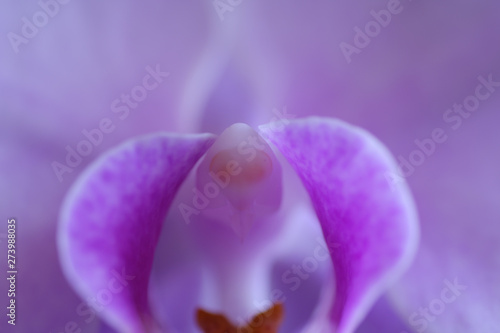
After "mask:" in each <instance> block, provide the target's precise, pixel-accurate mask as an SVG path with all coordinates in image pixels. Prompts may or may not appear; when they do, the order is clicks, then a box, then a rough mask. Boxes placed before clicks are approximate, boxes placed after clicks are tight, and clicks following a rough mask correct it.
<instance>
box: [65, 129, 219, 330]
mask: <svg viewBox="0 0 500 333" xmlns="http://www.w3.org/2000/svg"><path fill="white" fill-rule="evenodd" d="M212 142H213V138H212V136H211V135H207V134H205V135H171V134H163V133H162V134H154V135H151V136H147V137H143V138H139V139H135V140H132V141H129V142H127V143H125V144H123V145H121V146H120V147H118V148H116V149H114V150H112V151H110V152H109V153H107V154H106V155H104V156H103V157H101V158H100V159H98V160H97V162H95V163H94V165H93V166H91V167H90V168H89V169H88V170H87V171H86V172H85V173H84V174H83V175H82V176H81V177H80V179H79V180H78V181H77V182H76V183H75V185H74V186H73V188H72V189H71V191H70V193H69V194H68V197H67V198H66V202H65V204H64V206H63V210H62V213H61V220H60V227H59V234H58V240H59V252H60V256H61V261H62V265H63V269H64V271H65V273H66V275H67V277H68V279H69V281H71V283H72V284H73V286H74V287H75V289H76V290H77V291H78V292H79V294H80V296H82V298H84V299H85V300H87V301H88V303H89V304H90V305H91V306H92V307H93V308H94V309H95V311H96V312H97V313H98V314H99V315H100V317H101V318H103V319H105V320H106V321H107V322H108V324H110V325H111V326H112V327H114V328H115V329H116V330H118V331H119V332H137V333H139V332H155V331H156V329H157V328H156V324H155V320H154V319H153V318H152V316H151V313H150V310H149V305H148V297H147V295H148V281H149V275H150V271H151V266H152V262H153V255H154V250H155V248H156V244H157V241H158V237H159V234H160V230H161V227H162V223H163V220H164V218H165V215H166V213H167V211H168V209H169V206H170V204H171V201H172V200H173V198H174V196H175V194H176V192H177V189H178V188H179V186H180V185H181V183H182V182H183V181H184V179H185V177H186V176H187V174H188V173H189V171H190V170H191V169H192V167H193V166H194V165H195V163H196V162H197V161H198V159H199V158H200V157H201V155H202V154H203V153H204V152H205V151H206V149H207V148H208V147H209V145H210V144H211V143H212ZM78 311H79V314H80V315H82V316H84V317H85V319H87V318H88V320H90V318H91V317H92V315H91V314H89V313H93V312H92V310H90V308H89V307H88V306H86V305H85V306H82V307H81V308H79V309H77V312H78ZM94 314H95V313H94Z"/></svg>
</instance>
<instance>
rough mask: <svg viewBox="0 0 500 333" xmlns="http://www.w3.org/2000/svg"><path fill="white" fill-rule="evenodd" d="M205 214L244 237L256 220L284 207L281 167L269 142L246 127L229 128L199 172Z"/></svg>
mask: <svg viewBox="0 0 500 333" xmlns="http://www.w3.org/2000/svg"><path fill="white" fill-rule="evenodd" d="M196 186H197V190H198V192H197V193H201V194H203V195H204V197H205V198H207V200H206V201H208V202H207V203H206V204H205V209H204V210H203V214H204V215H205V216H206V217H208V218H209V219H212V220H216V221H218V222H221V223H223V224H226V225H228V226H229V227H230V228H232V229H233V230H234V232H236V234H237V235H238V236H239V237H240V238H243V237H244V236H245V235H246V233H247V232H248V231H249V229H250V227H251V226H252V224H253V223H254V221H256V220H260V219H262V218H263V217H265V216H266V215H268V214H271V213H274V212H275V211H277V210H278V208H279V207H280V205H281V165H280V163H279V161H278V160H277V159H276V156H275V155H274V152H273V150H272V149H271V147H270V146H269V145H268V144H267V143H266V141H265V140H264V139H263V138H262V137H261V136H260V135H259V134H258V133H257V132H255V131H254V130H253V129H252V128H251V127H250V126H248V125H245V124H234V125H232V126H230V127H228V128H227V129H226V130H225V131H224V132H222V134H221V135H220V136H219V137H218V138H217V140H216V141H215V143H214V144H213V145H212V147H210V149H209V150H208V151H207V153H206V155H205V157H204V158H203V160H202V161H201V163H200V165H199V166H198V169H197V172H196Z"/></svg>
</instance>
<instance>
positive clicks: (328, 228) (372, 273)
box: [262, 118, 418, 333]
mask: <svg viewBox="0 0 500 333" xmlns="http://www.w3.org/2000/svg"><path fill="white" fill-rule="evenodd" d="M281 129H282V130H280V129H278V128H277V127H276V126H274V127H273V124H269V125H265V126H263V127H262V131H263V135H264V137H267V138H268V139H269V140H270V141H271V142H273V143H274V144H275V145H276V147H277V148H278V150H279V151H281V153H282V154H283V155H284V157H285V158H286V159H287V160H288V161H289V162H290V164H291V165H292V167H293V168H294V169H295V171H296V172H297V173H298V175H299V177H300V178H301V179H302V182H303V184H304V186H305V188H306V190H307V191H308V192H309V194H310V196H311V199H312V202H313V206H314V208H315V210H316V213H317V215H318V218H319V220H320V223H321V226H322V229H323V234H324V237H325V239H326V241H327V244H328V247H329V250H330V252H331V256H332V261H333V265H334V269H335V279H336V288H335V289H336V293H335V298H334V302H333V305H332V307H331V309H330V311H329V317H330V321H331V323H332V325H333V326H335V327H336V330H337V332H338V333H344V332H352V331H353V330H354V329H355V328H356V327H357V326H358V325H359V323H360V322H361V321H362V320H363V317H364V316H365V315H366V313H367V312H368V311H369V309H370V307H371V306H372V305H373V303H374V302H375V301H376V299H377V298H378V297H379V296H380V295H381V293H382V292H383V291H384V290H385V289H386V288H387V287H388V286H389V285H391V284H392V283H393V282H394V281H395V280H396V279H397V278H398V277H399V276H400V275H401V274H402V273H403V271H404V270H405V269H406V268H407V267H408V265H409V264H410V261H411V259H412V258H413V255H414V252H415V250H416V245H417V239H418V229H417V218H416V212H415V208H414V206H413V201H412V199H411V195H410V193H409V192H408V190H407V188H406V186H405V184H404V183H403V182H400V183H398V186H397V187H396V186H394V185H393V184H392V183H390V182H389V181H388V179H387V175H388V174H390V172H395V170H396V164H395V163H394V161H393V159H392V157H391V156H390V155H389V153H388V151H387V150H386V148H385V147H384V146H382V145H381V144H380V143H379V142H378V141H377V140H376V139H375V138H373V137H372V136H371V135H370V134H369V133H367V132H365V131H363V130H361V129H358V128H354V127H352V126H349V125H347V124H345V123H343V122H341V121H338V120H333V119H328V118H308V119H302V120H298V121H292V122H289V123H288V124H287V125H286V126H282V127H281Z"/></svg>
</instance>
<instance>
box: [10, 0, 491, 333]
mask: <svg viewBox="0 0 500 333" xmlns="http://www.w3.org/2000/svg"><path fill="white" fill-rule="evenodd" d="M54 3H55V4H56V5H54ZM391 3H392V4H391ZM48 4H50V5H48ZM47 6H49V7H47ZM50 6H52V7H50ZM388 6H396V4H395V3H394V2H391V1H385V0H384V1H378V0H376V1H367V0H362V1H353V2H348V1H345V0H342V1H326V0H318V1H309V2H306V1H284V0H279V1H278V0H276V1H274V0H273V1H270V0H268V1H262V0H259V1H255V0H254V1H250V0H243V1H241V3H240V4H238V5H235V6H231V8H232V10H230V11H227V12H224V13H222V14H221V13H220V12H218V10H217V9H216V7H215V6H214V3H213V2H212V1H193V0H188V1H121V2H120V1H108V2H106V3H101V2H99V1H86V2H82V1H76V0H73V1H67V3H63V1H60V2H54V1H49V0H45V1H44V0H42V1H41V2H40V3H39V2H37V1H14V0H5V1H3V2H2V4H0V34H1V35H2V36H3V37H2V42H1V43H0V138H1V139H0V158H1V164H0V168H1V169H0V171H1V173H0V175H1V176H0V190H1V201H0V207H1V209H0V211H1V213H2V216H1V219H2V221H3V222H1V223H0V250H1V251H2V253H6V251H7V247H6V245H7V243H6V239H7V238H6V237H3V235H5V234H6V230H7V227H6V221H7V219H8V218H10V217H15V218H16V219H17V224H18V228H17V244H18V251H17V258H18V270H19V275H18V279H17V283H18V285H17V287H18V294H17V301H18V304H19V306H18V309H17V315H18V318H17V320H18V325H16V328H14V329H13V328H12V327H10V326H9V325H7V323H6V320H5V315H2V316H3V319H2V321H1V323H0V327H1V329H0V330H1V331H2V332H57V333H59V332H63V331H64V326H65V324H66V323H67V322H68V321H71V320H76V319H78V315H76V314H75V309H76V308H77V306H78V304H79V303H80V302H81V300H80V299H79V298H78V296H77V295H76V294H75V293H74V292H73V291H72V289H71V287H70V286H69V284H68V283H67V282H66V280H65V278H64V277H63V275H62V272H61V269H60V264H59V261H58V257H57V252H56V244H55V231H56V226H57V219H58V214H59V209H60V205H61V203H62V200H63V198H64V196H65V194H66V192H67V191H68V189H69V188H70V186H71V184H72V183H73V182H74V181H75V179H76V178H77V176H78V175H79V174H80V173H81V172H82V171H83V170H84V169H85V167H86V166H87V165H89V164H90V163H91V162H92V161H94V160H95V159H96V158H97V157H98V156H99V155H100V154H102V153H103V152H104V151H106V150H108V149H109V148H111V147H113V146H116V145H117V144H119V143H121V142H123V141H124V140H125V139H127V138H131V137H134V136H137V135H140V134H146V133H151V132H156V131H173V132H193V133H194V132H206V131H209V132H213V133H216V134H219V133H220V132H221V131H222V130H223V129H224V128H226V127H227V126H229V125H231V124H232V123H235V122H246V123H248V124H250V125H252V126H257V125H260V124H263V123H267V122H269V121H271V120H272V119H273V118H274V117H276V110H281V111H283V110H286V112H287V113H288V114H290V115H293V116H295V117H303V116H309V115H322V116H329V117H335V118H339V119H342V120H345V121H347V122H350V123H352V124H354V125H356V126H360V127H363V128H365V129H367V130H368V131H370V132H371V133H373V134H374V135H375V136H376V137H378V138H379V139H380V140H381V141H382V142H383V143H384V144H385V145H386V146H387V147H388V148H389V149H390V151H391V152H392V153H393V154H394V156H395V157H396V158H397V159H398V160H399V161H403V160H404V161H406V162H404V163H405V164H407V168H408V163H409V164H410V165H411V167H409V168H410V169H407V170H411V171H409V172H408V174H407V175H404V177H403V178H406V180H407V182H408V183H409V185H410V188H411V190H412V192H413V194H414V197H415V200H416V204H417V207H418V211H419V215H420V220H421V228H422V240H421V244H420V249H419V252H418V255H417V257H416V260H415V262H414V264H413V265H412V267H411V269H410V270H409V271H408V272H407V274H405V276H404V277H403V278H402V279H401V281H400V282H399V283H397V284H396V285H395V286H394V287H393V288H392V289H391V290H390V291H389V292H388V293H387V295H385V296H384V297H383V299H382V300H381V301H380V302H379V303H378V304H377V305H376V306H375V307H374V308H373V311H372V312H371V313H370V315H369V316H368V317H367V319H366V321H365V323H364V324H363V325H362V326H361V327H360V328H359V329H358V331H357V332H359V333H365V332H394V333H401V330H403V329H406V330H408V332H410V328H411V325H410V326H409V327H406V328H405V325H404V324H403V323H405V324H406V326H408V324H409V323H408V320H409V317H410V316H411V315H412V313H414V312H415V311H418V309H419V307H425V306H428V305H429V302H431V301H432V300H433V299H435V298H437V297H439V296H440V292H441V290H442V289H443V286H444V284H443V281H444V280H449V281H453V280H455V279H458V281H460V283H462V284H464V285H466V286H467V289H466V291H464V292H463V295H461V296H460V297H459V298H457V301H456V302H454V303H452V304H449V305H447V308H446V309H445V311H444V312H443V313H442V314H440V315H439V316H437V317H436V318H434V319H433V320H430V321H429V325H428V327H427V328H426V331H427V332H485V333H488V332H498V331H500V320H499V319H498V318H500V285H499V283H498V281H500V226H499V223H500V155H499V154H500V150H499V148H500V147H499V146H500V131H499V126H500V113H499V112H500V86H499V85H500V84H496V85H495V83H490V84H489V85H487V86H485V88H482V89H481V93H482V95H481V96H484V98H483V99H476V100H477V101H478V105H473V106H471V108H473V109H474V110H473V111H467V110H465V111H461V112H462V113H459V112H458V111H457V112H455V111H453V108H454V104H463V103H464V101H469V102H470V101H473V99H471V98H468V97H469V96H477V90H476V87H477V86H478V85H479V84H482V82H483V81H484V80H486V81H488V80H490V81H491V82H500V43H499V40H500V4H499V3H498V2H497V1H494V0H485V1H480V2H477V1H472V0H471V1H465V0H458V1H451V0H445V1H439V2H435V1H426V0H413V1H411V0H402V1H401V2H400V3H399V6H397V8H398V10H397V14H392V16H391V19H390V22H388V23H387V24H386V26H385V27H383V26H382V27H380V25H379V27H380V29H379V31H377V30H376V31H375V32H374V31H370V32H369V34H371V35H372V37H370V36H368V35H367V36H368V38H369V41H367V40H365V41H364V42H365V43H364V44H366V45H364V44H363V43H362V42H361V44H360V39H361V41H362V39H363V37H360V36H357V37H356V34H358V33H357V31H358V30H357V29H356V28H357V27H358V28H359V29H361V30H362V31H365V27H366V24H367V23H369V22H370V21H374V20H375V18H374V14H373V13H371V11H375V12H377V13H378V12H380V10H384V9H387V8H388ZM44 8H45V9H44ZM394 8H396V7H394ZM41 11H45V12H47V13H49V14H51V15H45V16H44V15H41V14H37V13H39V12H41ZM44 17H45V18H46V20H45V19H44ZM221 17H222V19H221ZM26 22H28V23H26ZM34 23H37V24H38V25H39V26H38V27H37V26H36V25H34ZM30 25H31V27H30ZM33 27H34V29H33ZM364 39H367V38H366V36H365V38H364ZM356 42H358V43H357V44H356ZM342 43H346V44H349V45H351V47H352V49H351V50H353V49H354V48H356V50H357V51H356V52H354V53H352V54H350V56H346V54H345V51H344V52H343V51H342V47H341V45H342ZM344 45H345V44H344ZM360 45H362V46H363V47H360ZM344 50H345V48H344ZM157 68H159V69H160V70H161V71H164V72H169V76H168V77H158V80H157V83H158V85H156V86H155V87H154V88H152V89H151V90H148V89H142V90H141V89H139V88H136V87H137V86H141V85H142V86H144V82H143V78H144V76H145V75H147V74H148V73H149V72H150V71H154V70H157ZM479 78H482V79H479ZM150 82H151V84H152V83H154V81H153V80H152V81H150ZM483 85H484V84H483ZM488 88H489V89H490V90H488ZM134 89H135V90H136V91H135V94H136V96H139V98H137V99H136V102H134V101H131V102H129V103H130V104H127V102H126V101H124V100H122V94H130V93H134ZM143 91H146V93H147V96H145V97H144V99H142V97H141V96H142V95H140V94H141V92H143ZM485 94H488V96H485ZM138 100H140V101H138ZM118 107H121V109H120V110H118ZM449 109H451V111H448V110H449ZM452 117H453V118H452ZM103 119H108V120H104V123H105V124H106V125H105V126H104V127H106V128H108V131H109V133H104V134H103V138H102V141H100V142H99V143H98V144H96V145H93V146H91V147H90V150H91V151H90V152H89V154H88V156H83V157H82V158H81V161H75V165H74V166H73V167H70V169H71V171H69V170H67V171H68V172H64V173H63V174H60V177H58V176H57V173H56V172H54V169H53V165H54V163H53V162H54V161H56V162H60V163H62V164H65V159H66V156H67V153H68V150H67V149H70V150H71V149H77V147H78V144H79V143H80V142H81V141H82V140H84V139H85V134H84V133H82V131H85V130H86V131H90V130H92V129H95V128H98V127H99V126H102V125H100V124H102V122H103ZM435 129H442V132H443V133H444V136H445V137H446V139H442V140H441V141H442V142H434V143H435V147H434V149H433V150H432V152H428V154H425V151H424V152H423V153H415V151H416V150H422V149H421V148H419V146H418V144H416V143H415V141H416V140H419V141H422V140H425V139H428V138H432V133H433V131H434V130H435ZM441 137H442V136H441ZM427 142H428V141H427ZM68 147H69V148H68ZM82 149H84V148H82ZM422 156H423V158H422ZM419 157H420V158H419ZM0 267H1V268H2V270H3V271H6V270H7V269H6V262H5V260H2V263H1V264H0ZM7 290H8V285H7V283H6V281H5V280H3V282H1V283H0V295H2V296H1V298H0V299H1V300H2V301H1V302H2V303H1V305H2V306H4V305H6V304H7V302H6V301H5V299H6V296H5V294H6V291H7ZM4 291H5V292H4ZM304 297H305V296H304ZM4 309H5V308H4ZM4 311H5V310H4ZM98 326H99V323H98V322H97V321H96V322H92V323H91V324H90V325H86V326H84V327H82V329H83V330H82V332H98V331H99V329H100V328H99V327H98Z"/></svg>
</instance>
